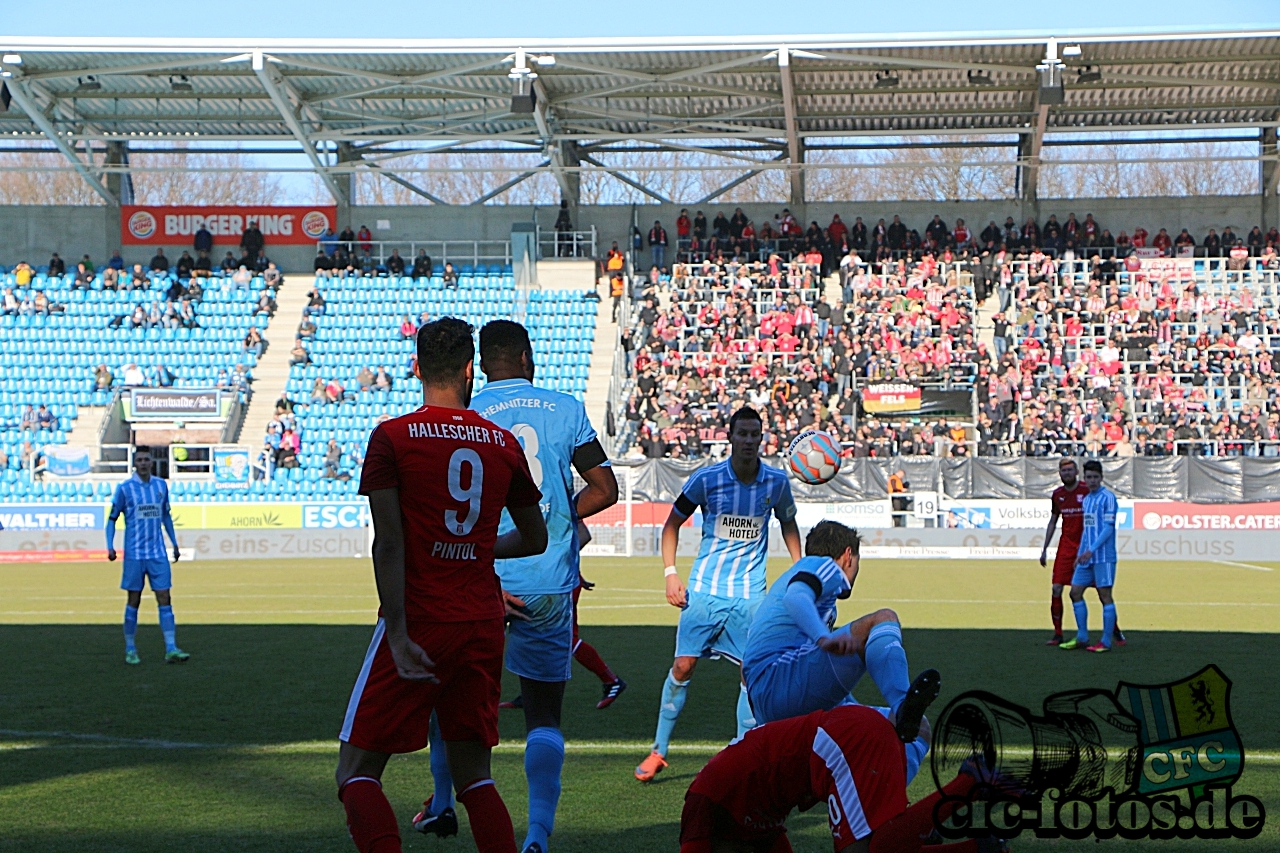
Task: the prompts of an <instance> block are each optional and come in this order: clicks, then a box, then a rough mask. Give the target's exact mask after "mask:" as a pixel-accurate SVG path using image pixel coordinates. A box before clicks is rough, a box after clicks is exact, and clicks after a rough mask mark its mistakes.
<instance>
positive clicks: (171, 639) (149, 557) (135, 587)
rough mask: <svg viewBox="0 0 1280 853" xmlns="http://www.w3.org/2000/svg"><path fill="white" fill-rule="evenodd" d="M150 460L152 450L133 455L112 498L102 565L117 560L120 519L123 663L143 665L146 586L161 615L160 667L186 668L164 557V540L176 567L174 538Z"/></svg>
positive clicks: (163, 487)
mask: <svg viewBox="0 0 1280 853" xmlns="http://www.w3.org/2000/svg"><path fill="white" fill-rule="evenodd" d="M154 466H155V460H154V459H153V458H152V456H151V448H149V447H139V448H137V449H135V450H134V451H133V470H134V474H133V476H132V477H130V478H129V479H127V480H125V481H124V482H123V483H121V484H120V485H119V486H116V492H115V495H114V496H113V497H112V498H111V515H110V516H108V517H107V559H108V560H110V561H112V562H115V559H116V519H117V518H119V517H120V516H121V515H123V516H124V571H123V572H122V574H121V578H120V588H121V589H123V590H124V591H125V592H126V594H127V600H126V602H125V606H124V662H125V663H127V664H134V665H136V664H139V663H142V659H141V658H139V657H138V646H137V644H136V638H137V635H138V606H139V605H140V604H142V586H143V582H144V581H146V582H147V583H150V584H151V591H152V592H154V593H155V594H156V605H157V607H158V608H159V610H160V633H161V634H163V635H164V660H165V663H186V662H187V661H188V660H189V659H190V658H191V655H189V654H187V653H186V652H184V651H183V650H182V649H180V648H178V643H177V639H176V634H177V629H176V627H175V623H174V619H173V601H172V599H171V598H170V597H169V589H170V587H171V586H172V583H171V582H170V581H171V575H170V570H169V559H168V556H167V555H166V554H165V552H164V534H165V533H166V532H167V533H168V534H169V541H170V542H172V543H173V561H174V562H175V563H176V562H178V558H179V557H180V556H181V554H180V553H179V551H178V534H177V532H176V531H175V530H174V529H173V515H172V514H171V513H170V511H169V487H168V485H167V484H166V483H165V481H164V480H162V479H160V478H159V477H153V476H151V471H152V469H153V468H154Z"/></svg>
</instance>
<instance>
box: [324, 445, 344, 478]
mask: <svg viewBox="0 0 1280 853" xmlns="http://www.w3.org/2000/svg"><path fill="white" fill-rule="evenodd" d="M341 470H342V448H341V447H339V446H338V442H337V440H336V439H332V438H331V439H329V444H328V445H327V446H326V447H325V452H324V476H325V478H326V479H329V480H334V479H337V476H338V472H339V471H341Z"/></svg>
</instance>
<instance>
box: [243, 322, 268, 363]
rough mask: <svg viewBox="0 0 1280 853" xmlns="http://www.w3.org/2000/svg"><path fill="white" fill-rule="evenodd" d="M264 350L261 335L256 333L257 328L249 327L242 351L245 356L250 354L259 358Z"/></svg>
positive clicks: (264, 345) (264, 346)
mask: <svg viewBox="0 0 1280 853" xmlns="http://www.w3.org/2000/svg"><path fill="white" fill-rule="evenodd" d="M265 349H266V344H265V343H264V342H263V340H262V333H261V332H259V331H258V327H257V326H253V327H251V328H250V329H249V333H248V334H246V335H245V336H244V346H243V350H244V353H245V355H250V354H252V355H253V356H255V357H258V358H261V357H262V353H263V350H265Z"/></svg>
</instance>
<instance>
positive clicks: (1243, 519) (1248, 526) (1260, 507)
mask: <svg viewBox="0 0 1280 853" xmlns="http://www.w3.org/2000/svg"><path fill="white" fill-rule="evenodd" d="M1133 527H1134V529H1135V530H1280V503H1277V502H1274V501H1273V502H1270V503H1253V504H1192V503H1182V502H1180V501H1167V502H1165V501H1160V502H1156V501H1134V504H1133Z"/></svg>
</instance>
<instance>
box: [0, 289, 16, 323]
mask: <svg viewBox="0 0 1280 853" xmlns="http://www.w3.org/2000/svg"><path fill="white" fill-rule="evenodd" d="M18 306H19V302H18V297H17V296H15V295H14V293H13V288H12V287H6V288H5V289H4V299H3V301H2V303H0V311H2V312H3V313H4V314H5V315H7V316H10V317H16V316H18Z"/></svg>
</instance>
